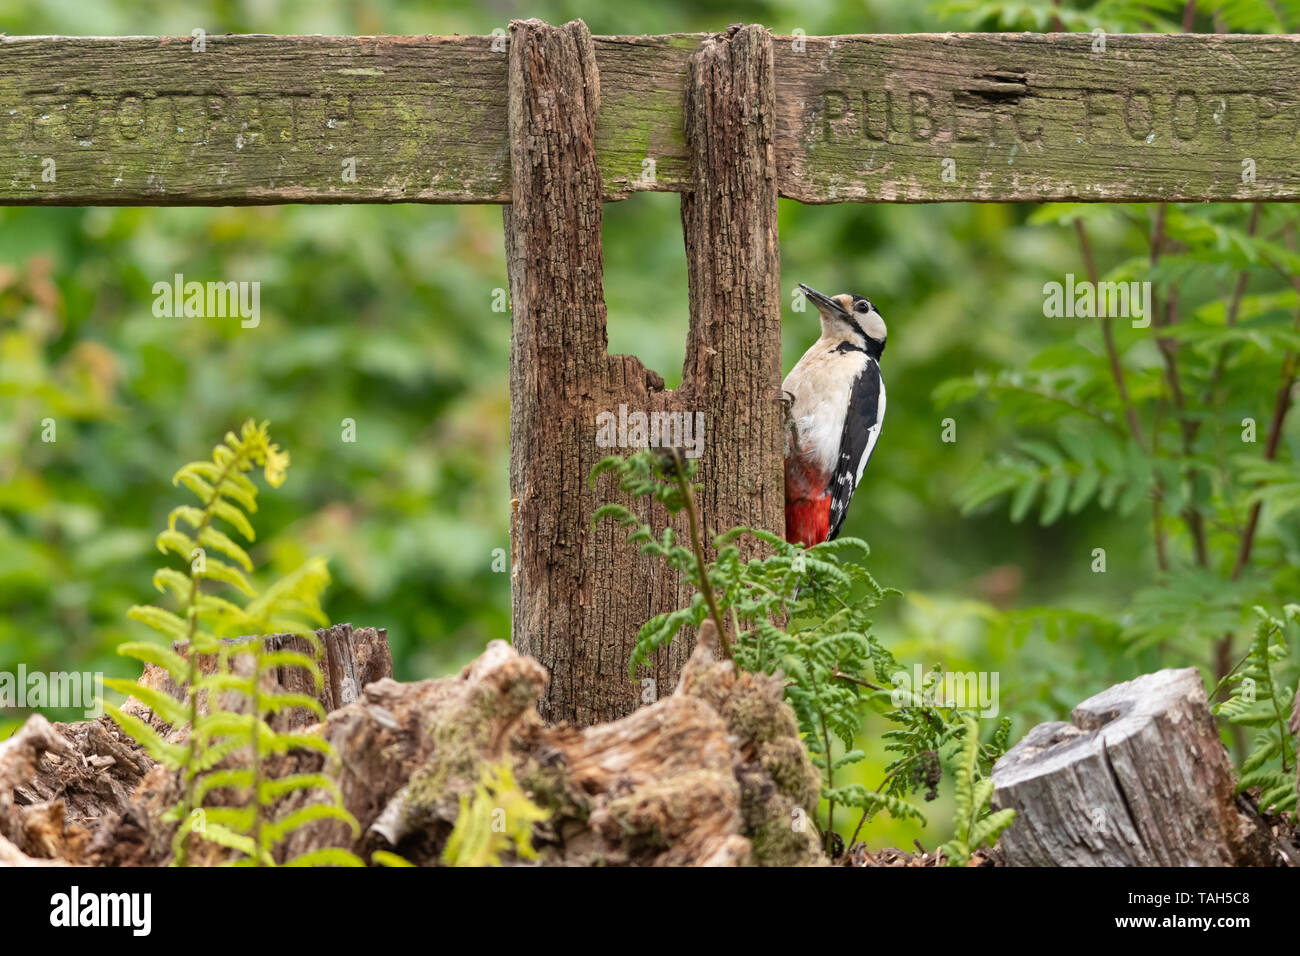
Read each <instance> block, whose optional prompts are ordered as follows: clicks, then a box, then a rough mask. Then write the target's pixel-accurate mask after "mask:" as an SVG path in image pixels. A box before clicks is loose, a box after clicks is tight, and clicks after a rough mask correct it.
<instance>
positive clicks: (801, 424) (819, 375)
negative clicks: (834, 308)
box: [781, 339, 885, 475]
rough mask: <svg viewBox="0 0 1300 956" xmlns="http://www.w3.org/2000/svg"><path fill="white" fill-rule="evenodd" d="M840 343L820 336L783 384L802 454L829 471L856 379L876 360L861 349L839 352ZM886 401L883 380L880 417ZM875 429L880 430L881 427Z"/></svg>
mask: <svg viewBox="0 0 1300 956" xmlns="http://www.w3.org/2000/svg"><path fill="white" fill-rule="evenodd" d="M838 344H839V343H838V342H832V341H829V340H827V339H818V340H817V341H816V342H815V343H813V345H812V347H811V348H810V349H808V351H807V352H805V353H804V355H803V358H801V359H800V360H799V362H798V364H797V365H795V367H794V368H793V369H791V370H790V374H789V375H787V376H786V378H785V381H784V382H783V383H782V386H781V387H782V388H783V389H784V390H785V391H787V392H789V393H790V394H792V395H793V396H794V406H793V407H792V408H791V410H790V414H791V417H792V418H793V419H794V423H795V427H796V428H797V429H798V431H799V446H800V447H799V457H800V458H802V459H803V460H804V462H805V463H806V464H807V465H810V466H812V467H814V468H816V469H817V470H818V471H820V472H821V473H823V474H826V475H829V474H830V473H831V471H832V470H833V469H834V468H835V464H836V461H837V459H838V457H839V453H840V440H841V439H842V438H843V436H844V416H845V414H846V413H847V412H848V408H849V400H850V397H851V392H852V389H853V382H854V380H855V379H856V378H857V377H858V374H859V373H860V372H861V371H862V369H863V368H864V367H865V365H866V364H867V363H868V362H873V361H875V360H874V359H872V358H871V357H870V356H869V355H866V354H865V353H863V352H860V351H847V352H836V351H835V350H834V349H835V347H836V346H837V345H838ZM884 402H885V390H884V385H883V381H882V384H881V389H880V417H881V418H883V416H884V410H885V405H884ZM878 420H879V419H878ZM874 431H875V432H876V434H878V433H879V429H878V428H877V429H874ZM873 438H874V436H873Z"/></svg>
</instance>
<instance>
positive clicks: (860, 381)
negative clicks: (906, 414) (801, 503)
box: [826, 358, 885, 541]
mask: <svg viewBox="0 0 1300 956" xmlns="http://www.w3.org/2000/svg"><path fill="white" fill-rule="evenodd" d="M884 412H885V390H884V383H883V380H882V379H881V377H880V366H879V365H877V364H876V361H875V359H871V358H868V359H867V361H866V363H865V364H864V365H863V367H862V371H861V372H859V373H858V376H857V378H855V379H854V380H853V386H852V388H851V389H850V395H849V410H848V413H847V414H846V415H845V416H844V433H843V434H842V435H841V436H840V456H839V459H838V460H837V461H836V462H835V472H834V473H833V474H832V475H831V508H830V534H829V535H827V537H826V540H827V541H833V540H834V539H835V537H836V536H837V535H838V534H839V533H840V528H841V527H842V526H843V524H844V518H845V517H846V516H847V515H848V513H849V502H850V501H851V500H852V499H853V492H854V491H855V490H856V489H857V487H858V482H859V481H860V480H861V479H862V472H863V471H864V470H865V469H866V467H867V461H868V460H870V458H871V453H872V451H874V450H875V447H876V439H878V438H879V437H880V426H881V425H882V424H883V423H884Z"/></svg>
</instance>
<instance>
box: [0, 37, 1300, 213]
mask: <svg viewBox="0 0 1300 956" xmlns="http://www.w3.org/2000/svg"><path fill="white" fill-rule="evenodd" d="M700 40H701V37H700V36H698V35H672V36H652V37H596V38H595V47H596V59H597V64H598V66H599V70H600V86H601V104H600V111H599V114H598V117H597V133H596V136H597V144H596V145H597V158H598V163H599V166H600V170H601V174H602V177H603V181H604V187H605V192H606V198H607V199H620V198H623V197H625V196H626V195H628V194H629V193H632V192H637V191H644V190H655V191H668V192H680V191H681V190H682V189H683V188H685V187H686V185H687V183H688V182H689V161H688V156H687V149H686V145H685V140H684V137H683V133H682V109H683V102H684V93H685V89H686V79H687V61H688V58H689V57H690V55H691V53H692V52H694V51H695V50H696V49H697V48H698V46H699V43H700ZM507 42H508V41H507V38H504V37H499V38H493V37H274V36H208V37H206V38H205V40H204V43H203V46H204V47H205V49H204V50H202V51H199V50H196V49H195V46H196V44H195V42H194V41H193V40H192V39H191V38H190V37H162V38H159V37H123V38H69V37H8V38H3V39H2V40H0V204H9V205H14V204H21V205H210V204H221V205H225V204H247V203H297V202H302V203H349V202H431V203H466V202H489V203H501V202H507V201H508V199H509V193H510V189H509V175H510V173H509V168H510V157H509V149H508V145H507V141H506V54H505V45H506V43H507ZM775 67H776V92H777V106H776V135H775V149H776V160H777V164H778V167H779V170H780V191H781V194H782V195H783V196H787V197H791V198H794V199H798V200H801V201H803V202H808V203H826V202H845V201H854V202H947V201H1040V200H1072V199H1076V200H1088V201H1150V200H1185V201H1195V200H1230V199H1252V200H1295V199H1300V146H1298V145H1297V132H1300V88H1298V87H1297V85H1296V81H1295V78H1296V77H1297V76H1300V37H1297V36H1210V35H1193V36H1179V35H1142V36H1137V35H1110V36H1106V37H1104V38H1101V37H1098V36H1094V35H1091V34H1049V35H1036V34H935V35H926V34H914V35H881V36H845V37H825V38H817V37H806V38H805V37H778V38H776V41H775Z"/></svg>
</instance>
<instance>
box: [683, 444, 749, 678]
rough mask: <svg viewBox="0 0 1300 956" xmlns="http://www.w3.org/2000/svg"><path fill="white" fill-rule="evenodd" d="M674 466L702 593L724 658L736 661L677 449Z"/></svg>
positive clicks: (691, 492)
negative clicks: (714, 593)
mask: <svg viewBox="0 0 1300 956" xmlns="http://www.w3.org/2000/svg"><path fill="white" fill-rule="evenodd" d="M673 464H674V466H675V467H674V472H675V476H676V480H677V487H678V488H680V489H681V490H682V497H683V498H684V499H685V500H686V517H687V519H688V520H689V521H690V526H691V550H692V551H693V552H695V567H696V570H697V571H698V572H699V575H700V593H701V594H703V595H704V603H705V604H706V605H707V606H708V608H709V616H710V617H711V618H713V624H714V626H715V627H717V629H718V644H719V645H720V646H721V647H722V656H723V657H725V658H726V659H727V660H729V661H734V660H735V659H736V658H735V655H734V654H732V652H731V640H730V638H728V637H727V627H726V625H725V624H723V623H722V614H721V612H719V611H718V602H717V600H716V598H715V597H714V595H713V582H712V581H711V580H709V569H708V564H707V563H706V562H705V560H704V543H703V541H702V540H701V539H700V520H699V515H698V513H697V512H696V509H695V493H694V492H693V491H692V489H691V483H690V482H689V481H687V479H686V465H685V462H683V461H682V458H681V453H680V452H679V451H678V450H677V449H673Z"/></svg>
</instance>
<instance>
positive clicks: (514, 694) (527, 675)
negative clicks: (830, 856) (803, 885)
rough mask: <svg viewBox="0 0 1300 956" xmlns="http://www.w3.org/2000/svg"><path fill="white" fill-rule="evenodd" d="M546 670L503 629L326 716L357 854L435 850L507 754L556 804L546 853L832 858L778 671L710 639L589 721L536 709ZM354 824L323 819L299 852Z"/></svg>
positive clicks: (625, 859)
mask: <svg viewBox="0 0 1300 956" xmlns="http://www.w3.org/2000/svg"><path fill="white" fill-rule="evenodd" d="M546 680H547V675H546V671H545V670H544V669H543V668H542V667H541V666H540V665H539V664H538V663H537V662H536V661H534V660H532V659H530V658H527V657H520V656H519V655H517V654H516V653H515V652H514V651H513V650H512V649H511V648H510V647H509V646H508V645H506V644H505V643H504V642H502V641H494V642H492V643H491V644H490V645H489V646H488V649H487V651H485V652H484V654H483V655H482V656H481V657H480V658H479V659H478V660H476V661H475V662H474V663H473V664H471V665H470V666H469V667H467V668H466V669H465V670H464V672H462V674H461V675H460V676H459V677H456V678H444V679H442V680H437V681H422V682H420V683H418V684H397V683H395V682H393V681H380V682H379V683H377V684H372V685H370V686H369V687H367V688H366V690H365V695H364V699H363V700H359V701H357V703H355V704H353V705H351V706H349V707H345V708H343V709H341V710H339V711H336V712H335V713H334V714H331V715H330V720H329V721H328V723H327V724H326V725H325V729H324V732H325V736H326V737H327V738H329V739H330V740H331V741H332V742H333V743H334V746H335V747H336V749H338V750H339V752H340V754H341V755H342V761H341V765H342V768H343V776H342V778H341V780H340V785H341V786H342V788H343V792H344V797H345V801H346V803H347V806H348V809H349V810H351V811H352V813H353V814H354V815H355V816H356V817H357V818H358V820H359V821H360V822H361V825H362V829H363V831H364V836H363V838H362V839H361V841H359V842H358V845H357V846H356V847H355V849H356V850H357V852H358V853H359V854H361V855H363V856H365V855H367V854H368V853H369V852H372V851H373V850H375V849H391V850H394V851H396V852H398V853H399V854H401V855H403V856H405V857H406V858H407V859H410V860H411V861H412V862H417V863H423V864H428V863H433V862H436V861H437V859H438V854H439V853H440V850H441V847H442V845H443V843H444V842H445V840H446V837H447V835H448V834H449V833H450V832H451V828H452V826H453V824H454V823H455V820H456V817H457V815H458V813H459V810H460V798H461V797H462V796H466V795H469V794H470V793H471V792H472V790H473V787H474V784H475V783H476V782H478V781H479V779H480V777H481V774H482V771H483V768H484V767H485V766H487V765H489V764H493V763H496V762H499V761H503V760H505V761H508V762H509V763H510V764H511V765H512V767H513V769H514V774H515V777H516V779H517V780H518V782H519V784H520V786H521V787H522V788H523V789H524V790H525V791H526V792H528V793H529V794H530V795H531V797H532V799H533V800H534V802H536V803H537V804H538V805H540V806H541V807H543V808H544V809H546V810H548V811H549V812H550V813H551V814H552V818H551V820H550V822H549V823H548V824H546V825H545V826H543V827H540V828H539V832H538V834H537V837H536V839H535V843H536V845H537V848H538V849H539V851H540V854H541V857H540V861H541V862H542V863H544V864H564V865H597V864H599V865H683V864H690V865H745V864H751V863H753V864H787V865H790V864H810V863H820V862H822V857H821V852H820V849H819V847H818V841H817V839H816V835H815V832H809V831H811V830H812V828H811V826H805V825H803V824H802V823H801V821H804V820H807V819H811V817H812V815H813V813H814V808H815V805H816V799H817V793H818V777H817V773H816V771H815V769H814V768H813V767H812V764H811V763H810V762H809V760H808V756H807V753H806V751H805V750H804V748H803V746H802V744H801V742H800V740H799V734H798V728H797V725H796V723H795V719H794V713H793V711H791V710H790V708H789V706H788V705H787V704H786V703H785V702H784V701H783V700H782V688H781V683H780V681H779V679H775V678H770V677H763V676H755V675H751V674H740V675H738V674H737V673H736V672H735V670H734V668H733V666H732V665H731V664H730V663H718V662H716V661H715V660H714V659H713V652H712V647H711V645H709V644H708V643H702V644H701V645H700V646H699V647H697V648H696V651H695V654H694V655H693V656H692V658H691V661H690V662H689V664H688V666H687V667H686V669H685V670H684V671H683V674H682V679H681V685H680V686H679V687H678V689H677V692H676V693H674V694H673V695H671V696H669V697H666V698H664V699H663V700H660V701H658V702H656V703H654V704H651V705H649V706H646V707H643V708H641V709H639V710H637V711H636V712H635V713H633V714H631V715H629V716H627V717H624V718H622V719H621V720H618V721H614V722H612V723H609V724H603V725H600V726H596V727H588V728H584V729H579V728H575V727H572V726H570V725H566V724H561V725H559V726H549V725H547V724H545V723H544V722H543V721H542V720H541V719H540V717H539V716H538V714H537V711H536V708H535V704H536V702H537V701H538V700H539V699H540V698H541V695H542V692H543V690H544V688H545V684H546ZM393 754H395V755H396V756H395V757H394V756H391V755H393ZM302 759H304V760H306V761H307V762H308V764H310V763H311V761H312V758H311V757H310V756H309V755H304V756H303V758H302ZM299 766H301V765H299ZM375 779H382V780H383V781H384V783H383V785H382V786H381V787H378V788H377V787H376V786H375V784H374V781H375ZM797 811H801V812H797ZM343 835H344V834H343V833H342V832H341V831H340V829H339V828H337V827H335V826H332V825H328V824H326V825H319V826H317V827H315V828H314V830H313V831H312V832H304V834H303V835H302V836H296V837H295V838H294V841H293V842H292V843H291V846H290V848H289V852H291V853H294V852H302V851H305V850H308V849H311V848H313V847H314V846H315V845H317V843H318V841H322V840H324V841H326V842H328V841H329V840H330V839H338V838H340V837H342V836H343Z"/></svg>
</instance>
